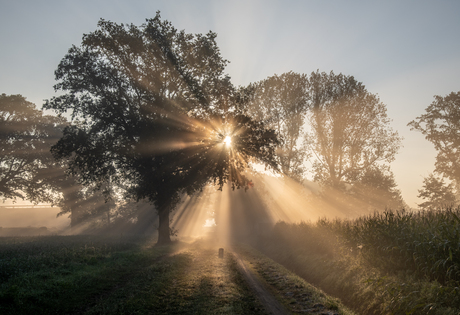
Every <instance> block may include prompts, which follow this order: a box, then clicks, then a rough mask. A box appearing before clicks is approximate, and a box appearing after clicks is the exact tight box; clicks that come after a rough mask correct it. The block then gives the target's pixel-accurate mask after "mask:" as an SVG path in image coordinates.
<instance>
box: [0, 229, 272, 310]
mask: <svg viewBox="0 0 460 315" xmlns="http://www.w3.org/2000/svg"><path fill="white" fill-rule="evenodd" d="M0 278H1V284H0V314H152V313H154V314H264V311H263V310H262V307H261V305H260V304H258V302H257V301H256V299H255V297H254V296H253V295H252V293H251V292H250V291H249V289H248V287H247V286H246V284H245V282H244V280H243V279H242V278H241V275H240V274H239V273H238V272H237V270H236V263H235V261H234V258H233V256H231V255H227V257H226V259H218V257H217V251H216V250H214V249H207V248H202V247H200V246H199V245H193V246H191V245H188V244H185V243H180V242H175V243H173V244H171V245H169V246H153V243H152V241H151V240H149V239H142V238H135V237H95V236H50V237H26V238H0Z"/></svg>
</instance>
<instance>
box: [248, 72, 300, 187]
mask: <svg viewBox="0 0 460 315" xmlns="http://www.w3.org/2000/svg"><path fill="white" fill-rule="evenodd" d="M306 83H307V76H306V75H304V74H298V73H294V72H288V73H283V74H282V75H280V76H278V75H273V76H271V77H268V78H267V79H265V80H262V81H259V82H256V83H254V84H251V85H250V86H249V87H248V89H250V90H251V91H252V95H251V101H250V102H249V104H248V106H247V108H246V110H247V112H248V114H249V115H250V116H251V117H253V118H254V119H257V120H262V121H264V122H265V123H266V124H267V125H268V126H270V127H271V128H273V129H274V130H275V131H276V132H277V134H278V135H279V136H280V138H281V141H282V143H281V145H280V147H279V148H278V150H277V158H278V161H279V165H280V168H281V171H282V172H283V173H284V174H285V175H287V176H290V177H291V178H294V179H297V180H300V179H301V178H302V177H303V174H304V171H305V170H304V161H305V158H306V151H305V150H304V149H303V148H302V147H301V139H302V131H303V125H304V122H305V116H306V114H307V111H308V102H307V97H306Z"/></svg>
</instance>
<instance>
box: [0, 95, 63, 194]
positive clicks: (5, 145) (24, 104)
mask: <svg viewBox="0 0 460 315" xmlns="http://www.w3.org/2000/svg"><path fill="white" fill-rule="evenodd" d="M64 122H65V120H64V119H62V118H58V117H54V116H47V115H43V112H42V111H41V110H38V109H36V107H35V105H34V104H33V103H31V102H28V101H27V100H26V98H25V97H23V96H21V95H6V94H1V95H0V198H2V199H8V198H11V199H17V198H20V199H28V200H30V201H32V202H53V201H55V200H56V199H55V198H56V194H58V192H57V191H56V189H57V187H56V186H55V185H54V184H55V182H53V181H52V180H50V179H51V178H52V177H54V176H56V175H57V173H59V169H56V165H55V161H54V159H53V157H52V155H51V153H50V148H51V146H52V145H53V144H54V143H55V142H56V141H57V140H58V139H59V138H60V137H61V135H62V124H63V123H64Z"/></svg>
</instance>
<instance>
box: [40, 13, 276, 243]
mask: <svg viewBox="0 0 460 315" xmlns="http://www.w3.org/2000/svg"><path fill="white" fill-rule="evenodd" d="M215 38H216V34H214V33H212V32H210V33H208V34H206V35H201V34H197V35H192V34H187V33H185V32H184V31H177V30H176V29H175V28H174V27H173V26H172V25H171V23H170V22H168V21H162V20H161V17H160V15H159V13H157V15H156V16H155V18H153V19H149V20H147V21H146V23H145V24H143V25H142V26H140V27H137V26H134V25H123V24H116V23H113V22H110V21H105V20H100V22H99V23H98V29H97V30H96V31H95V32H92V33H90V34H87V35H84V37H83V42H82V44H81V46H80V47H77V46H73V47H72V48H71V49H70V50H69V52H68V54H67V55H66V56H65V57H64V59H63V60H62V61H61V63H60V64H59V66H58V69H57V70H56V80H57V81H58V83H57V84H56V85H55V89H56V90H60V91H61V92H62V95H61V96H57V97H54V98H53V99H51V100H50V101H48V102H47V103H46V104H45V106H44V107H45V108H49V109H54V110H56V111H57V112H58V113H65V112H70V114H71V115H72V118H73V122H72V125H71V126H69V127H67V128H66V129H65V130H64V136H63V138H62V139H61V140H60V141H59V142H58V143H57V145H55V146H54V147H53V153H54V155H55V156H56V157H57V158H60V159H65V160H67V161H68V163H69V166H70V170H71V172H72V173H74V174H78V178H79V179H80V182H81V183H82V184H84V185H99V186H102V185H103V184H104V183H106V182H108V181H109V180H110V181H111V182H112V183H114V184H116V185H117V186H119V187H124V188H125V191H126V192H128V194H129V195H130V196H133V197H135V198H136V199H138V200H140V199H143V198H147V199H148V200H150V201H151V202H152V203H153V204H154V205H155V207H156V209H157V210H158V213H159V217H160V227H159V232H160V233H159V235H160V238H159V242H167V241H169V212H170V211H171V210H172V209H173V208H174V207H175V205H176V204H177V202H178V201H179V197H180V194H181V193H182V192H188V193H193V192H195V191H198V190H200V189H202V188H203V187H204V185H206V184H208V183H210V182H211V183H215V184H217V185H219V186H220V187H222V186H223V185H224V184H225V183H231V185H232V186H233V187H234V188H240V187H246V186H247V185H248V183H249V182H250V181H249V179H248V178H247V177H246V176H244V173H243V171H244V169H245V168H246V167H247V164H248V163H249V162H250V161H251V160H252V159H257V160H259V161H261V162H262V163H267V164H269V165H270V166H271V167H274V168H276V167H277V166H276V161H275V160H274V154H275V147H276V145H277V144H278V142H277V138H276V134H275V132H274V131H273V130H269V129H266V128H265V125H264V124H263V123H262V122H256V121H254V120H251V119H250V118H248V117H247V116H245V115H243V114H241V113H240V112H239V111H238V108H240V107H241V103H242V102H244V99H245V98H244V97H243V96H242V95H241V94H239V93H237V91H236V89H234V88H233V86H232V85H231V83H230V80H229V77H228V76H226V75H225V73H224V68H225V66H226V63H227V61H226V60H224V59H222V57H221V55H220V52H219V49H218V47H217V44H216V41H215ZM227 135H231V136H232V146H231V147H226V146H225V145H224V144H223V142H222V141H223V139H224V137H225V136H227Z"/></svg>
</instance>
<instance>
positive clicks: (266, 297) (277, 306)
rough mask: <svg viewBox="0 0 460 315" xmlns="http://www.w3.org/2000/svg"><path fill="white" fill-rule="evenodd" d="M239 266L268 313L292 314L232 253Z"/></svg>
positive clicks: (235, 254)
mask: <svg viewBox="0 0 460 315" xmlns="http://www.w3.org/2000/svg"><path fill="white" fill-rule="evenodd" d="M232 254H233V255H234V256H235V258H236V260H237V264H238V269H239V270H240V272H241V274H242V275H243V276H244V278H245V279H246V281H247V282H248V285H249V287H250V288H251V289H252V291H253V292H254V294H255V295H256V296H257V298H258V299H259V300H260V302H261V303H262V304H263V306H264V307H265V309H266V310H267V312H269V313H270V314H273V315H285V314H290V312H289V311H287V310H286V308H285V307H284V306H283V305H282V304H281V303H280V302H278V300H277V299H276V298H275V297H274V296H273V295H272V294H271V293H270V292H269V291H268V289H267V288H266V287H265V286H264V285H263V284H262V283H261V282H260V281H259V280H258V279H257V278H256V275H255V274H254V273H253V272H252V271H251V270H249V269H248V268H247V267H246V264H245V263H244V261H243V260H242V259H241V257H240V256H239V255H238V254H237V253H236V252H235V251H232Z"/></svg>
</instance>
